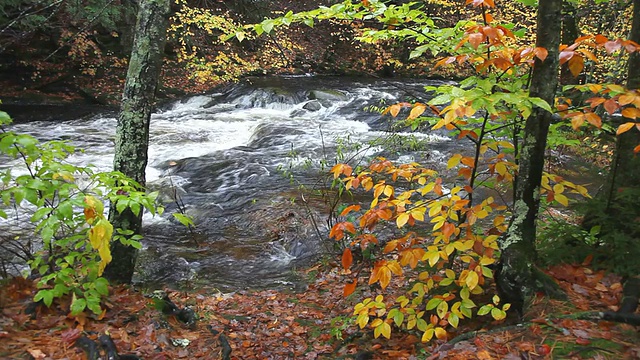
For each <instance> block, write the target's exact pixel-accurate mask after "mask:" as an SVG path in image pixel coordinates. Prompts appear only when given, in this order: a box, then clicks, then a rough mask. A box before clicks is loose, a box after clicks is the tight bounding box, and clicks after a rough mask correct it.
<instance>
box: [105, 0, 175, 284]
mask: <svg viewBox="0 0 640 360" xmlns="http://www.w3.org/2000/svg"><path fill="white" fill-rule="evenodd" d="M169 5H170V2H169V0H142V1H141V3H140V8H139V10H138V20H137V23H136V30H135V39H134V44H133V50H132V52H131V58H130V60H129V69H128V72H127V80H126V83H125V86H124V94H123V96H122V105H121V108H120V114H119V116H118V125H117V128H116V141H115V156H114V161H113V167H114V170H116V171H120V172H122V173H124V174H125V175H127V176H129V177H131V178H132V179H134V180H136V181H137V182H139V183H140V184H141V185H142V186H144V185H145V170H146V167H147V149H148V146H149V122H150V119H151V111H152V109H153V104H154V101H155V93H156V88H157V85H158V78H159V76H160V70H161V67H162V59H163V52H164V44H165V40H166V30H167V26H168V16H169ZM109 218H110V220H111V222H112V224H113V226H114V228H116V229H117V228H120V229H123V230H133V232H134V233H135V234H140V233H141V230H142V211H141V212H140V213H139V214H138V215H136V214H134V213H133V212H132V211H130V210H125V211H123V212H122V213H118V212H117V211H115V207H114V206H111V212H110V214H109ZM111 254H112V256H113V261H112V262H111V263H110V264H109V265H108V266H107V268H106V269H105V272H104V276H105V277H106V278H108V279H109V280H112V281H116V282H120V283H130V282H131V278H132V277H133V272H134V267H135V262H136V258H137V251H136V249H134V248H132V247H128V246H125V245H123V244H121V243H120V242H117V241H114V242H112V244H111Z"/></svg>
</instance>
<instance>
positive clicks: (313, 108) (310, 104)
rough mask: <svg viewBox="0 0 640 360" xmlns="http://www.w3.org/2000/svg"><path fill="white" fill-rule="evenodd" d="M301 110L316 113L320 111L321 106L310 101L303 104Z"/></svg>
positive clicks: (316, 101)
mask: <svg viewBox="0 0 640 360" xmlns="http://www.w3.org/2000/svg"><path fill="white" fill-rule="evenodd" d="M302 108H303V109H305V110H309V111H318V110H320V109H322V104H320V102H319V101H318V100H311V101H309V102H307V103H306V104H304V106H303V107H302Z"/></svg>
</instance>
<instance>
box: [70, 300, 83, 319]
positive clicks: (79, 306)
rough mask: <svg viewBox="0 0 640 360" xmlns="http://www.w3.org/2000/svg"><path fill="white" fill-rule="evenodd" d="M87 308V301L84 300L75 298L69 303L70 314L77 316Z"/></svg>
mask: <svg viewBox="0 0 640 360" xmlns="http://www.w3.org/2000/svg"><path fill="white" fill-rule="evenodd" d="M86 308H87V300H85V299H84V298H79V299H78V298H75V299H73V301H72V302H71V314H72V315H78V314H80V313H81V312H83V311H84V309H86Z"/></svg>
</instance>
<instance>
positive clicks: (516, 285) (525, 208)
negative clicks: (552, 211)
mask: <svg viewBox="0 0 640 360" xmlns="http://www.w3.org/2000/svg"><path fill="white" fill-rule="evenodd" d="M561 16H562V1H557V0H540V2H539V5H538V19H537V24H538V25H537V40H536V46H537V47H543V48H545V49H547V51H548V56H547V57H546V59H545V60H544V61H541V60H540V59H538V58H536V60H535V64H534V69H533V74H532V78H531V88H530V90H529V94H530V96H532V97H539V98H542V99H544V100H545V101H547V102H548V103H549V104H553V101H554V98H555V91H556V87H557V84H558V63H559V46H560V34H561V28H562V21H561ZM551 115H552V114H550V113H549V112H547V111H545V110H543V109H541V108H535V109H534V111H533V113H532V114H531V116H529V118H528V119H527V121H526V124H525V129H524V142H523V145H522V148H521V153H520V162H519V170H518V181H517V186H516V189H515V194H514V198H515V206H514V214H513V218H512V219H511V223H510V226H509V229H508V230H507V232H506V234H505V235H504V236H503V237H502V238H501V240H500V248H501V256H500V262H499V264H498V270H497V272H496V283H497V285H498V290H499V292H500V294H501V296H502V297H503V299H504V300H506V301H507V302H510V303H511V304H512V306H513V307H514V308H515V309H516V310H517V311H518V312H519V313H520V314H522V313H523V309H524V306H525V302H526V301H527V300H528V299H529V298H530V297H531V296H532V295H534V293H535V292H536V291H537V290H538V289H539V288H540V287H542V286H541V285H539V284H538V283H539V279H538V277H537V275H536V274H537V272H536V270H535V268H534V262H535V260H536V250H535V239H536V218H537V216H538V210H539V204H540V182H541V179H542V172H543V168H544V158H545V148H546V145H547V133H548V131H549V124H550V123H551Z"/></svg>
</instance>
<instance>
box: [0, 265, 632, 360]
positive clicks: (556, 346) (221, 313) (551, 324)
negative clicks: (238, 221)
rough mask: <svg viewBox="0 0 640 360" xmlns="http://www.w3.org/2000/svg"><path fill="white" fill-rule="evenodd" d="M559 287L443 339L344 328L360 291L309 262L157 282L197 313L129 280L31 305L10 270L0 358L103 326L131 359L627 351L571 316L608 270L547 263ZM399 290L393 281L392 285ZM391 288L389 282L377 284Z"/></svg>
mask: <svg viewBox="0 0 640 360" xmlns="http://www.w3.org/2000/svg"><path fill="white" fill-rule="evenodd" d="M548 273H549V274H550V275H551V276H553V277H554V278H555V279H556V280H557V281H558V282H559V284H560V285H561V287H562V288H563V290H565V291H566V293H567V294H568V296H569V301H566V302H561V301H557V300H550V299H546V298H542V297H540V298H539V299H538V300H537V301H536V304H535V305H534V306H533V308H532V309H531V311H530V312H529V314H527V321H525V322H522V323H518V322H517V321H515V320H511V321H512V322H511V323H509V322H508V321H509V320H510V319H507V322H502V323H495V322H494V323H489V322H486V321H485V322H483V320H481V319H476V320H475V321H473V322H472V323H467V324H466V325H465V326H466V327H462V326H461V327H460V329H458V332H457V333H452V334H451V335H450V338H449V339H448V341H446V342H444V341H441V342H432V343H429V344H422V343H420V341H419V335H418V334H412V333H410V332H409V333H406V332H405V333H402V332H399V331H395V332H394V333H393V334H392V337H391V339H390V340H387V339H384V338H379V339H374V338H373V331H371V330H370V329H368V328H365V329H359V328H357V326H345V319H346V318H347V317H349V316H350V312H351V309H352V306H353V304H354V303H355V302H356V301H355V300H356V299H355V298H356V297H357V298H361V297H366V296H373V295H375V294H374V291H375V289H369V288H366V289H360V290H358V291H356V292H355V293H354V295H352V296H351V297H353V299H352V298H346V299H345V298H343V296H342V291H343V287H342V286H341V279H340V278H341V275H340V274H339V273H337V272H336V271H335V270H332V269H330V268H324V267H320V266H316V267H314V268H311V269H308V270H306V271H305V272H304V273H303V276H306V277H307V278H308V279H309V282H308V285H307V288H306V290H305V291H304V292H297V293H296V292H291V291H276V290H262V291H242V292H235V293H231V294H222V293H212V292H211V291H208V292H205V291H189V292H182V291H168V294H169V298H170V299H171V300H172V302H174V303H175V304H176V305H177V306H178V307H180V308H190V309H192V310H194V311H195V314H196V317H197V319H198V320H197V321H196V322H195V323H194V324H185V323H184V322H182V321H180V319H179V316H175V315H167V314H163V313H162V311H160V310H159V309H158V306H157V300H154V299H153V298H152V297H150V296H148V294H146V293H145V292H144V291H139V290H137V289H134V288H130V287H123V286H121V287H115V288H113V289H112V292H111V295H110V296H109V298H108V302H107V303H106V304H105V311H104V312H103V313H102V314H101V315H99V316H95V315H83V316H78V317H73V316H71V315H69V303H54V305H53V306H52V307H51V308H49V309H47V308H45V307H44V306H37V307H36V306H33V303H32V298H33V295H34V293H35V288H34V286H33V283H32V282H30V281H27V280H23V279H14V280H12V281H11V282H8V283H6V284H4V285H3V287H2V288H1V293H0V299H1V302H0V306H1V315H0V358H2V359H58V360H59V359H85V358H87V357H86V354H85V353H84V352H83V351H82V350H81V349H80V348H79V347H78V346H76V342H77V340H78V339H80V338H81V337H86V338H89V339H93V340H97V339H98V337H99V336H100V335H104V334H109V335H110V336H111V338H112V339H113V341H114V343H115V344H116V347H117V349H118V352H119V353H120V354H135V355H137V356H138V357H139V358H142V359H223V358H225V357H226V358H229V359H637V358H639V357H640V345H638V344H640V336H639V335H638V330H637V328H634V327H632V326H630V325H625V324H618V323H613V322H606V321H591V320H581V318H582V317H581V316H580V315H581V314H582V313H584V312H587V311H589V312H593V311H611V310H616V306H617V304H618V302H619V300H620V297H621V293H622V286H621V284H620V279H619V278H617V277H615V276H613V275H608V274H605V273H604V272H601V271H592V270H590V269H589V268H588V267H584V266H572V265H561V266H556V267H553V268H551V269H549V270H548ZM398 289H399V288H398ZM387 290H388V291H394V290H393V289H391V290H390V289H387Z"/></svg>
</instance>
